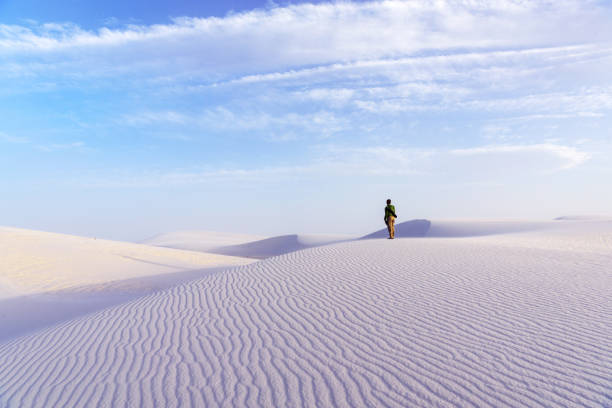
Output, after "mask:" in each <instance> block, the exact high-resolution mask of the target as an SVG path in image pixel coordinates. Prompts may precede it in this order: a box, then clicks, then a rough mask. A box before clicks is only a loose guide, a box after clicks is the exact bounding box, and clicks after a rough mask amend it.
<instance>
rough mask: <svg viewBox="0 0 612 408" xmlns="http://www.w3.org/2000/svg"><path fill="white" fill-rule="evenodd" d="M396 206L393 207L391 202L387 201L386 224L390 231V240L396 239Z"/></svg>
mask: <svg viewBox="0 0 612 408" xmlns="http://www.w3.org/2000/svg"><path fill="white" fill-rule="evenodd" d="M396 218H397V215H395V206H394V205H391V200H387V206H386V207H385V224H387V229H388V230H389V239H393V238H395V219H396Z"/></svg>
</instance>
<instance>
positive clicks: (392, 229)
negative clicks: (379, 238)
mask: <svg viewBox="0 0 612 408" xmlns="http://www.w3.org/2000/svg"><path fill="white" fill-rule="evenodd" d="M389 237H390V238H391V239H393V238H395V217H389Z"/></svg>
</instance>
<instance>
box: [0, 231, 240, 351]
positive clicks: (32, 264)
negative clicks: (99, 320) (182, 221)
mask: <svg viewBox="0 0 612 408" xmlns="http://www.w3.org/2000/svg"><path fill="white" fill-rule="evenodd" d="M0 260H1V263H0V341H2V340H5V339H7V338H12V337H15V336H18V335H21V334H24V333H28V332H31V331H35V330H37V329H40V328H42V327H46V326H49V325H52V324H56V323H58V322H61V321H64V320H67V319H70V318H74V317H76V316H79V315H82V314H86V313H91V312H93V311H95V310H100V309H102V308H105V307H108V306H110V305H115V304H119V303H123V302H125V301H127V300H130V299H134V298H137V297H139V296H142V295H144V294H148V293H151V292H153V291H156V290H160V289H163V288H167V287H169V286H172V285H176V284H178V283H181V282H185V281H188V280H192V279H195V278H197V277H202V276H205V275H207V274H210V273H213V272H215V271H218V270H219V269H222V270H225V269H227V268H228V267H232V266H236V265H244V264H247V263H251V262H252V260H249V259H245V258H236V257H228V256H222V255H216V254H204V253H200V252H188V251H181V250H176V249H167V248H155V247H151V246H145V245H137V244H130V243H124V242H115V241H106V240H97V239H92V238H84V237H76V236H70V235H64V234H54V233H48V232H40V231H29V230H24V229H17V228H2V227H0Z"/></svg>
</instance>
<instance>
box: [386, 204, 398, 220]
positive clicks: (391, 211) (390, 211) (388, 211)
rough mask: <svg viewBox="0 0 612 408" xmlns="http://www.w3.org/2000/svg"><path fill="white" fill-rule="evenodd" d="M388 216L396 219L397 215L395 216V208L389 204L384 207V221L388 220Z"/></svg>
mask: <svg viewBox="0 0 612 408" xmlns="http://www.w3.org/2000/svg"><path fill="white" fill-rule="evenodd" d="M390 215H391V216H393V217H395V218H397V215H395V206H394V205H393V204H389V205H387V206H386V207H385V221H387V220H388V219H389V216H390Z"/></svg>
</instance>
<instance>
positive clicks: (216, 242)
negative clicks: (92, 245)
mask: <svg viewBox="0 0 612 408" xmlns="http://www.w3.org/2000/svg"><path fill="white" fill-rule="evenodd" d="M266 238H267V237H264V236H261V235H251V234H237V233H233V232H215V231H174V232H168V233H165V234H159V235H156V236H154V237H152V238H149V239H146V240H144V241H142V244H146V245H153V246H159V247H166V248H176V249H186V250H189V251H200V252H208V251H209V250H211V249H213V248H219V247H226V246H231V245H240V244H245V243H247V242H253V241H259V240H262V239H266Z"/></svg>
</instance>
